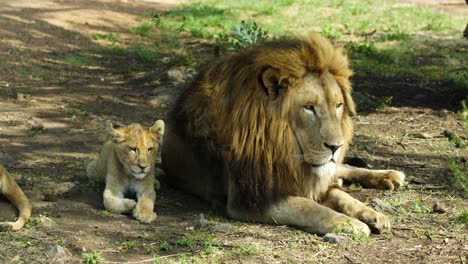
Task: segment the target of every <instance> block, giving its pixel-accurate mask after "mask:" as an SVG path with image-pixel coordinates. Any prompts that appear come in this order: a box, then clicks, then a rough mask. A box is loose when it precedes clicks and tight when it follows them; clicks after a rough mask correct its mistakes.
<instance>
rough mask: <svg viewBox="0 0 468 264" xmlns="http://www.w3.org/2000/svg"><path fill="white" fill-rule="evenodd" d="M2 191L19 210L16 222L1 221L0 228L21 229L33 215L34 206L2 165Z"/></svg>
mask: <svg viewBox="0 0 468 264" xmlns="http://www.w3.org/2000/svg"><path fill="white" fill-rule="evenodd" d="M0 191H1V194H3V195H5V197H6V198H7V199H8V200H10V201H11V203H12V204H13V205H14V206H16V208H18V211H19V216H18V219H17V220H16V222H0V230H13V231H16V230H20V229H21V228H22V227H23V226H24V224H26V222H27V221H28V219H29V217H30V216H31V210H32V206H31V203H30V202H29V200H28V198H26V195H24V193H23V191H22V190H21V188H20V187H19V186H18V184H16V182H15V181H14V180H13V178H12V177H11V176H10V174H8V172H7V171H6V170H5V169H4V168H3V167H2V166H0Z"/></svg>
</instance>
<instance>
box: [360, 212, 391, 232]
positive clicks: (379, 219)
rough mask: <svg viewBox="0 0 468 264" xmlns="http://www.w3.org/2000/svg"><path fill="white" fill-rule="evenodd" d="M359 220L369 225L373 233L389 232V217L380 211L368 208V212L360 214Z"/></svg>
mask: <svg viewBox="0 0 468 264" xmlns="http://www.w3.org/2000/svg"><path fill="white" fill-rule="evenodd" d="M359 220H361V221H363V222H364V223H366V224H367V225H369V227H370V228H371V230H372V232H374V233H377V234H382V233H389V232H390V228H391V225H390V219H389V218H388V217H387V216H386V215H384V214H382V213H379V212H376V211H374V210H369V211H368V212H366V213H364V214H362V216H361V217H359Z"/></svg>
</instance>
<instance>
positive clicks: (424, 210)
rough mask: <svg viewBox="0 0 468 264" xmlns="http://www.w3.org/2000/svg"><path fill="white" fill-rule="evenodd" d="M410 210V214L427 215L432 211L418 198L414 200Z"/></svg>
mask: <svg viewBox="0 0 468 264" xmlns="http://www.w3.org/2000/svg"><path fill="white" fill-rule="evenodd" d="M410 210H411V212H412V213H416V214H428V213H430V212H431V211H432V210H431V207H429V206H427V205H423V204H422V202H421V198H419V197H418V198H416V200H415V201H414V203H413V205H412V206H411V208H410Z"/></svg>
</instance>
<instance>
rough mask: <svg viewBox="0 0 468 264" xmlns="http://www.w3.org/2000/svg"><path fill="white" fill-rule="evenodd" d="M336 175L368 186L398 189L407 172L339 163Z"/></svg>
mask: <svg viewBox="0 0 468 264" xmlns="http://www.w3.org/2000/svg"><path fill="white" fill-rule="evenodd" d="M336 176H337V177H338V178H341V179H343V180H348V181H353V182H357V183H359V184H361V185H362V186H364V187H367V188H376V189H383V190H393V189H398V188H400V187H402V186H403V184H404V182H405V174H404V173H403V172H401V171H396V170H369V169H363V168H356V167H353V166H349V165H344V164H338V165H337V168H336Z"/></svg>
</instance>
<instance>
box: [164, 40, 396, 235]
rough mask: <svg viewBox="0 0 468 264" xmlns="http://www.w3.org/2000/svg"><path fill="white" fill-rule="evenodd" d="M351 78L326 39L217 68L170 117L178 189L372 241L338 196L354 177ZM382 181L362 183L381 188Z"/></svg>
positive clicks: (245, 214)
mask: <svg viewBox="0 0 468 264" xmlns="http://www.w3.org/2000/svg"><path fill="white" fill-rule="evenodd" d="M351 74H352V72H351V70H350V69H349V67H348V61H347V58H346V57H345V56H344V55H343V54H342V52H341V51H340V50H338V49H335V48H333V47H332V45H331V44H330V42H329V41H328V40H326V39H325V38H323V37H321V36H319V35H318V34H309V35H307V36H304V37H301V38H295V39H286V40H284V39H283V40H278V41H273V42H269V43H265V44H262V45H259V46H255V47H252V48H249V49H246V50H243V51H241V52H239V53H237V54H232V55H228V56H226V57H224V58H221V59H219V60H217V61H214V62H212V63H210V64H209V65H208V67H207V68H206V69H205V70H204V71H202V72H201V73H200V74H199V76H198V78H197V79H196V80H195V82H194V83H193V84H192V86H191V87H189V89H187V90H186V91H185V92H184V93H183V94H182V95H181V96H180V97H179V99H178V102H177V104H176V107H175V108H174V109H173V111H172V113H171V115H170V123H169V125H170V129H169V133H166V136H165V144H163V148H162V162H163V166H164V168H165V171H166V173H167V176H168V180H169V182H170V183H172V184H173V185H175V186H176V187H179V188H182V189H184V190H186V191H188V192H191V193H193V194H196V195H198V196H200V197H202V198H204V199H206V200H208V201H210V202H211V203H212V205H214V206H218V207H219V206H220V207H222V208H224V209H226V211H227V214H228V215H229V216H231V217H233V218H237V219H243V220H254V221H260V222H267V223H278V224H288V225H294V226H299V227H301V228H304V229H305V230H307V231H310V232H313V233H326V232H329V231H331V230H332V229H333V228H336V227H338V226H340V225H343V224H345V223H347V222H350V223H351V224H352V225H353V228H354V230H362V231H364V232H366V233H369V227H368V226H367V225H366V224H364V223H363V222H361V221H360V220H362V221H367V218H364V217H361V218H362V219H361V218H359V217H358V216H359V215H360V213H361V212H354V211H351V210H348V208H350V207H352V206H350V205H351V204H356V202H355V201H354V200H353V199H351V198H350V197H348V196H345V195H341V194H340V193H338V194H336V193H337V192H335V191H331V192H329V191H328V190H329V188H330V186H332V185H333V184H335V183H336V182H337V181H339V180H340V179H339V178H344V179H350V178H351V174H352V173H350V172H349V171H346V170H343V169H340V167H341V166H342V165H340V163H341V162H342V160H343V158H344V155H345V152H346V150H347V148H348V146H349V143H350V141H351V138H352V134H353V124H352V121H351V118H350V116H351V115H353V114H354V113H355V107H354V102H353V100H352V98H351V84H350V81H349V77H350V76H351ZM327 145H328V147H327ZM335 146H336V147H335ZM338 172H339V173H338ZM401 175H403V174H401ZM374 176H375V175H371V174H369V173H366V174H365V175H363V177H354V178H353V179H355V180H357V181H366V182H372V183H376V181H373V180H371V179H373V178H374ZM403 178H404V175H403ZM403 178H398V179H397V180H398V181H399V183H398V184H400V185H401V184H402V183H403ZM388 180H390V181H392V179H388ZM379 182H380V183H381V182H382V181H379ZM398 184H397V183H395V185H398ZM370 185H373V184H370ZM373 186H375V184H374V185H373ZM331 189H333V188H331ZM321 204H323V205H326V206H323V205H321ZM359 208H360V209H359V210H358V211H362V210H364V211H366V212H371V213H366V214H365V215H366V216H367V215H369V214H370V215H372V216H379V217H377V218H378V219H379V221H381V222H382V223H380V222H379V223H377V224H374V223H370V222H369V223H368V222H366V223H368V224H369V225H371V226H372V227H375V228H376V229H378V230H377V231H383V229H387V227H388V219H387V218H386V217H380V215H379V214H378V213H377V212H375V211H373V210H372V209H370V208H367V207H365V206H359ZM369 210H371V211H369ZM345 214H347V215H348V216H347V215H345ZM349 216H351V217H349ZM356 218H359V220H358V219H356ZM379 228H380V229H379Z"/></svg>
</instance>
